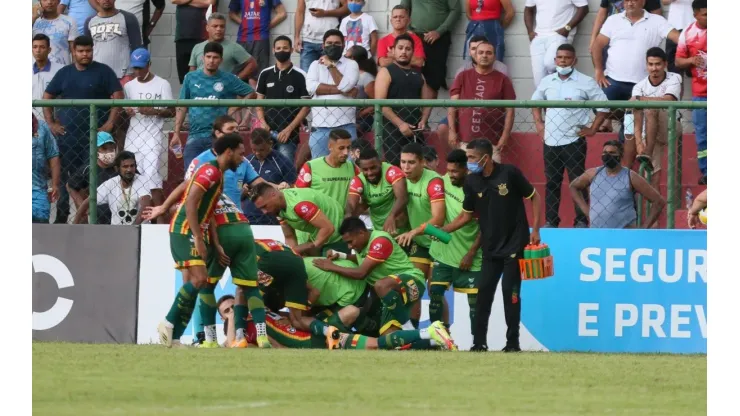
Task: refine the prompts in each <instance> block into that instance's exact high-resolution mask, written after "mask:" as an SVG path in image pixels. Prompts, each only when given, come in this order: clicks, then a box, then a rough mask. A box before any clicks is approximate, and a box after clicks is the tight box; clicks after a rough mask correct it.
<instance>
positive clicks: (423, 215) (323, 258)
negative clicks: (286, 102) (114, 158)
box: [144, 116, 490, 350]
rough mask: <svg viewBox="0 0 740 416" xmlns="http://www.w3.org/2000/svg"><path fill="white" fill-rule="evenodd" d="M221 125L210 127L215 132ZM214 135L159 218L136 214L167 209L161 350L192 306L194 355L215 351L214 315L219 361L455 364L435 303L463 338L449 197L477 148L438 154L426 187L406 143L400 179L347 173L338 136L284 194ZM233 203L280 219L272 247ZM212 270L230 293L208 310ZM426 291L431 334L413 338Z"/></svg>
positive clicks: (237, 142)
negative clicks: (430, 358)
mask: <svg viewBox="0 0 740 416" xmlns="http://www.w3.org/2000/svg"><path fill="white" fill-rule="evenodd" d="M224 118H225V119H224V120H217V123H216V124H217V125H219V126H222V127H228V125H229V124H230V123H232V120H229V117H228V116H224ZM234 124H235V122H234ZM224 131H229V129H228V128H219V129H214V136H215V140H214V142H213V148H212V149H209V150H207V151H205V152H203V153H202V154H201V155H199V156H198V157H196V158H195V159H194V160H193V162H192V163H191V164H190V166H189V167H188V169H187V172H186V176H185V181H184V182H183V183H182V184H180V186H178V188H177V189H175V191H173V192H172V194H171V195H170V196H169V198H168V199H167V200H166V201H165V202H164V204H163V205H161V206H158V207H152V208H149V209H147V210H146V212H145V213H144V215H145V217H146V218H147V219H152V218H155V217H157V216H160V215H163V214H165V213H166V212H168V211H169V210H170V209H171V208H172V209H174V214H173V216H172V220H171V222H170V229H169V231H170V248H171V252H172V257H173V258H174V260H175V263H176V264H175V267H176V268H177V269H179V270H181V272H182V276H183V286H182V287H181V288H180V290H179V292H178V293H177V295H176V297H175V299H174V301H173V303H172V306H171V308H170V310H169V312H168V314H167V316H166V317H165V319H164V320H163V321H162V322H161V323H160V324H159V327H158V333H159V338H160V342H161V343H162V344H163V345H165V346H167V347H171V346H179V345H181V344H180V338H181V336H182V335H183V333H184V331H185V328H186V327H187V326H188V324H189V322H190V319H191V317H192V316H193V313H194V310H195V309H196V303H197V304H198V307H197V309H198V313H199V314H200V319H201V321H202V323H203V328H204V332H205V339H204V341H203V342H202V343H200V347H201V348H217V347H220V345H219V343H218V341H217V335H218V334H217V330H216V314H217V313H218V314H219V315H220V316H221V318H222V319H223V321H224V332H225V334H226V343H225V344H224V346H226V347H231V348H246V347H248V345H249V344H256V345H257V346H258V347H259V348H273V347H276V348H329V349H435V348H442V349H446V350H457V345H455V343H454V341H453V339H452V337H451V336H450V332H449V325H448V323H449V311H448V307H447V304H446V302H445V298H444V294H445V291H446V290H447V289H449V288H450V286H452V287H453V288H454V290H455V291H458V292H462V293H465V294H467V296H468V300H469V302H468V303H469V305H470V319H471V328H474V325H473V321H474V316H475V303H476V295H477V291H478V289H477V285H476V283H477V281H478V279H479V275H480V270H481V262H482V253H481V250H480V244H481V239H480V232H479V231H480V230H479V227H478V223H477V221H475V220H474V219H472V216H471V215H470V212H469V210H465V209H464V208H463V201H464V200H465V195H464V193H463V183H464V181H465V177H466V175H467V172H468V166H469V165H471V163H470V161H475V160H476V158H477V161H478V162H473V163H472V164H473V165H475V163H480V162H481V161H482V160H483V159H485V155H486V153H487V151H486V150H487V149H486V146H484V145H482V148H480V149H478V148H476V146H475V142H473V143H471V145H470V146H469V147H468V151H467V154H466V152H465V151H463V150H454V151H452V152H451V153H450V154H449V155H448V157H447V174H446V175H444V176H440V175H439V174H437V173H436V172H435V171H433V170H431V169H429V168H428V167H426V165H425V161H424V154H423V153H424V148H423V147H422V146H421V145H419V144H418V143H410V144H408V145H406V146H405V147H404V148H403V149H402V152H401V159H400V168H399V167H397V166H394V165H391V164H389V163H386V162H383V161H381V159H380V157H379V155H378V153H377V152H376V151H375V150H374V149H372V148H365V149H362V150H361V151H360V152H359V154H356V155H354V157H353V159H354V162H353V161H352V160H350V159H349V155H350V146H351V144H352V140H351V136H350V135H349V133H347V132H346V131H344V130H341V129H337V130H333V131H332V132H331V133H330V140H329V151H330V154H329V155H328V156H326V157H321V158H317V159H314V160H311V161H309V162H307V163H306V164H305V165H304V166H303V167H302V168H301V170H300V173H299V175H298V180H297V182H296V184H295V187H288V185H287V184H285V183H282V184H272V183H269V182H266V181H264V180H263V179H262V178H260V177H259V176H258V175H257V174H256V173H255V172H254V170H253V169H252V168H251V165H250V164H249V163H247V162H246V161H245V159H244V152H245V148H244V144H243V140H242V137H241V136H240V135H239V134H236V133H223V132H224ZM259 133H260V132H259V129H256V130H255V131H253V132H252V134H259ZM484 144H487V145H488V146H490V144H489V142H486V143H484ZM246 198H250V199H251V201H252V202H253V203H254V205H255V206H256V207H257V208H258V209H260V210H261V211H262V212H264V213H265V214H269V215H273V216H276V217H278V218H279V219H280V224H281V229H282V231H283V234H284V237H285V238H284V240H285V243H282V242H279V241H275V240H263V239H254V237H253V234H252V230H251V228H250V225H249V222H248V220H247V218H246V216H245V215H244V214H243V213H242V211H241V209H240V205H241V204H240V201H242V200H244V199H246ZM362 215H369V218H370V223H371V224H372V228H371V229H369V227H368V224H366V222H365V221H363V220H362V219H361V218H360V216H362ZM462 217H465V218H467V221H464V222H461V221H460V220H459V218H462ZM456 219H457V221H455V220H456ZM453 223H454V225H452V224H453ZM427 224H430V225H433V226H436V227H440V228H441V227H443V226H445V225H446V224H447V225H448V226H449V227H447V229H448V230H449V231H450V233H451V240H450V241H449V242H447V243H444V242H442V241H440V240H438V239H435V238H433V237H430V236H429V235H426V234H424V230H425V228H426V225H427ZM226 267H229V268H230V270H231V275H232V281H233V283H234V284H235V286H236V293H235V294H234V295H233V296H232V295H226V296H223V297H222V298H221V299H219V300H218V301H217V300H216V298H215V295H214V287H215V284H216V283H217V282H218V281H219V279H220V278H221V277H222V276H223V274H224V271H225V270H226ZM426 290H429V298H430V303H429V311H428V312H429V318H430V321H431V322H432V324H431V325H430V326H429V327H428V328H424V329H418V328H419V318H420V316H421V298H422V296H423V295H424V292H425V291H426ZM285 309H287V312H281V311H284V310H285Z"/></svg>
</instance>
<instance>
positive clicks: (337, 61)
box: [301, 29, 360, 159]
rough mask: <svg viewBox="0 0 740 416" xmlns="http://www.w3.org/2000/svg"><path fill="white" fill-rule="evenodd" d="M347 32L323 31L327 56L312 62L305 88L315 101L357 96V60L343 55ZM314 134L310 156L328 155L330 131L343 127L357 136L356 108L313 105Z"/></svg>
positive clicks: (358, 73) (311, 138) (310, 146)
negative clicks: (344, 33) (343, 33)
mask: <svg viewBox="0 0 740 416" xmlns="http://www.w3.org/2000/svg"><path fill="white" fill-rule="evenodd" d="M342 51H344V35H342V32H340V31H339V30H337V29H331V30H327V31H326V33H324V55H323V56H322V57H321V58H319V60H318V61H314V62H313V63H311V67H310V68H309V69H308V75H307V76H306V88H307V89H308V93H309V94H311V95H312V96H313V99H315V100H344V99H351V98H354V97H355V96H356V95H357V88H356V87H355V86H356V85H357V81H358V80H359V78H360V69H359V67H358V66H357V63H356V62H355V61H353V60H351V59H347V58H345V57H344V56H342ZM301 59H303V58H301ZM311 125H312V129H311V136H310V138H309V140H308V145H309V149H310V151H311V157H312V158H313V159H316V158H317V157H321V156H326V155H328V154H329V132H331V131H332V130H334V129H343V130H346V131H347V132H349V133H350V135H351V136H352V140H354V139H355V138H357V129H356V128H355V108H354V107H312V108H311Z"/></svg>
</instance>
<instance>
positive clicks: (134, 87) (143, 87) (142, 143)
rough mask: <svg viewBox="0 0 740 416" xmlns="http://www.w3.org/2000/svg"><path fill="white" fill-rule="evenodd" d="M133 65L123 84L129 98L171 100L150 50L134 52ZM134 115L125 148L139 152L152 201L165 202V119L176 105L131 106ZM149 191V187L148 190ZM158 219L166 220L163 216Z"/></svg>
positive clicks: (135, 152)
mask: <svg viewBox="0 0 740 416" xmlns="http://www.w3.org/2000/svg"><path fill="white" fill-rule="evenodd" d="M131 67H132V68H133V69H134V76H135V78H134V79H133V80H131V81H129V82H127V83H126V85H124V86H123V92H124V95H125V97H126V99H127V100H171V99H172V87H171V86H170V83H169V82H167V80H165V79H163V78H161V77H159V76H157V75H155V74H153V73H152V72H151V56H150V55H149V51H147V50H146V49H144V48H139V49H137V50H135V51H133V52H132V53H131ZM126 113H128V115H129V116H130V117H131V123H130V124H129V127H128V130H127V132H126V144H125V146H124V148H125V149H126V150H128V151H130V152H132V153H134V154H135V155H136V160H138V161H139V165H140V167H141V172H142V174H141V175H140V179H139V180H140V181H141V182H142V183H145V184H146V186H147V189H149V190H151V197H152V202H153V204H154V205H155V206H159V205H161V204H162V203H163V202H164V193H163V192H162V182H163V179H164V176H165V175H166V172H167V150H166V149H167V138H166V136H165V134H164V130H163V128H164V121H165V119H166V118H170V117H174V115H175V109H174V108H171V107H170V108H167V107H157V108H154V107H130V108H127V109H126ZM147 192H148V191H147ZM158 221H164V219H163V218H162V219H161V220H159V219H158Z"/></svg>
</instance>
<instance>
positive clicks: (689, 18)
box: [645, 0, 696, 99]
mask: <svg viewBox="0 0 740 416" xmlns="http://www.w3.org/2000/svg"><path fill="white" fill-rule="evenodd" d="M691 3H692V0H663V5H665V6H669V7H670V8H669V10H668V23H670V24H671V26H673V27H675V28H676V29H677V30H678V33H679V39H680V34H681V32H682V31H683V29H684V28H685V27H686V26H688V25H690V24H691V23H692V22H694V21H695V20H696V19H695V18H694V14H693V11H692V10H691ZM645 8H646V9H647V2H646V3H645ZM677 47H678V45H677V44H676V43H675V42H673V41H671V40H670V39H667V40H666V42H665V53H666V55H668V71H669V72H674V73H676V74H679V75H683V74H684V72H685V73H686V75H687V76H688V77H689V78H690V77H691V72H690V71H684V70H682V69H680V68H678V67H677V66H676V49H677ZM679 99H680V97H679Z"/></svg>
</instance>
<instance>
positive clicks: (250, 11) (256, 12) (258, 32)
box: [229, 0, 282, 42]
mask: <svg viewBox="0 0 740 416" xmlns="http://www.w3.org/2000/svg"><path fill="white" fill-rule="evenodd" d="M281 4H282V3H281V2H280V0H231V2H230V3H229V11H230V12H233V13H241V15H242V16H241V17H242V23H241V24H240V25H239V31H238V32H237V34H236V40H237V41H238V42H253V41H255V40H269V39H270V18H271V14H272V10H273V9H274V8H276V7H277V6H279V5H281Z"/></svg>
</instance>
